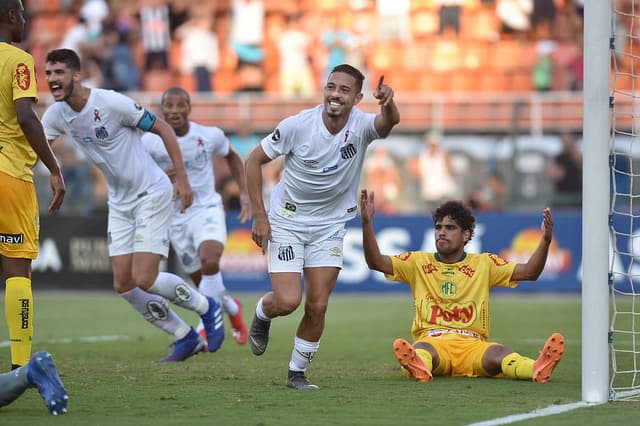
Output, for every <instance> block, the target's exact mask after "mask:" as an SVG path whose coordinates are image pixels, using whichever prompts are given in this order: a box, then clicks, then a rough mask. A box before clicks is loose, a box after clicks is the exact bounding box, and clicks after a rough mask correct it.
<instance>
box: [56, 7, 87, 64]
mask: <svg viewBox="0 0 640 426" xmlns="http://www.w3.org/2000/svg"><path fill="white" fill-rule="evenodd" d="M75 18H76V22H75V24H73V25H72V26H71V27H69V29H68V30H67V31H66V32H65V33H64V35H63V36H62V41H61V42H60V46H59V47H60V49H71V50H73V51H74V52H76V53H77V54H78V55H80V56H82V49H83V47H84V46H85V45H86V44H87V43H89V26H88V25H87V21H86V19H85V18H83V17H82V16H80V15H77V16H76V17H75Z"/></svg>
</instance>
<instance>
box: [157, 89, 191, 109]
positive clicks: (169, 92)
mask: <svg viewBox="0 0 640 426" xmlns="http://www.w3.org/2000/svg"><path fill="white" fill-rule="evenodd" d="M172 95H180V96H182V97H183V98H185V99H186V100H187V103H188V104H189V105H191V96H189V93H188V92H187V91H186V90H184V89H183V88H182V87H172V88H170V89H167V90H165V91H164V93H163V94H162V97H161V98H160V103H161V104H163V103H164V98H166V97H167V96H172Z"/></svg>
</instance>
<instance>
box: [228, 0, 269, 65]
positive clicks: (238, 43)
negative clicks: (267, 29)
mask: <svg viewBox="0 0 640 426" xmlns="http://www.w3.org/2000/svg"><path fill="white" fill-rule="evenodd" d="M231 13H232V16H231V44H232V46H233V49H234V51H235V53H236V55H237V56H238V63H239V66H242V65H243V64H254V65H255V64H260V63H261V62H262V60H263V58H264V52H263V50H262V43H263V42H264V18H265V10H264V3H263V1H262V0H233V1H232V3H231Z"/></svg>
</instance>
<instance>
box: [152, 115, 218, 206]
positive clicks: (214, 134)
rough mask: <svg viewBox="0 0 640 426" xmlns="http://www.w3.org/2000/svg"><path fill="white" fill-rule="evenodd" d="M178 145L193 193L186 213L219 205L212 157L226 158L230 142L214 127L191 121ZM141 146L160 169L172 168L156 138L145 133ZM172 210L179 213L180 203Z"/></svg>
mask: <svg viewBox="0 0 640 426" xmlns="http://www.w3.org/2000/svg"><path fill="white" fill-rule="evenodd" d="M178 142H179V143H180V149H181V150H182V157H183V159H184V165H185V168H186V169H187V175H188V176H189V182H191V188H192V189H193V204H192V205H191V207H189V209H187V213H189V212H190V211H194V210H195V209H196V208H198V207H208V206H211V205H218V204H220V203H221V197H220V194H218V193H217V192H216V189H215V188H216V182H215V175H214V174H213V160H212V158H211V156H212V155H213V154H218V155H221V156H223V157H225V156H227V154H229V140H228V139H227V137H226V136H225V134H224V132H223V131H222V130H221V129H219V128H217V127H208V126H202V125H200V124H198V123H194V122H192V121H191V122H189V131H188V132H187V134H186V135H184V136H180V137H178ZM142 143H143V145H144V148H145V149H146V150H147V152H148V153H149V154H151V157H152V158H153V159H154V160H155V161H156V163H158V165H159V166H160V167H161V168H162V169H164V170H167V169H170V168H171V167H173V163H172V162H171V158H170V157H169V154H168V153H167V150H166V148H165V146H164V143H163V142H162V139H161V138H160V137H159V136H158V135H156V134H153V133H146V134H144V135H143V136H142ZM176 201H179V200H176ZM175 208H176V210H177V211H180V208H181V205H180V203H176V205H175ZM184 216H185V215H181V216H179V217H184ZM174 217H175V216H174Z"/></svg>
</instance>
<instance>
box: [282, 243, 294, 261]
mask: <svg viewBox="0 0 640 426" xmlns="http://www.w3.org/2000/svg"><path fill="white" fill-rule="evenodd" d="M295 257H296V256H295V254H294V253H293V247H291V246H280V248H278V259H279V260H283V261H289V260H293V259H295Z"/></svg>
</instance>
